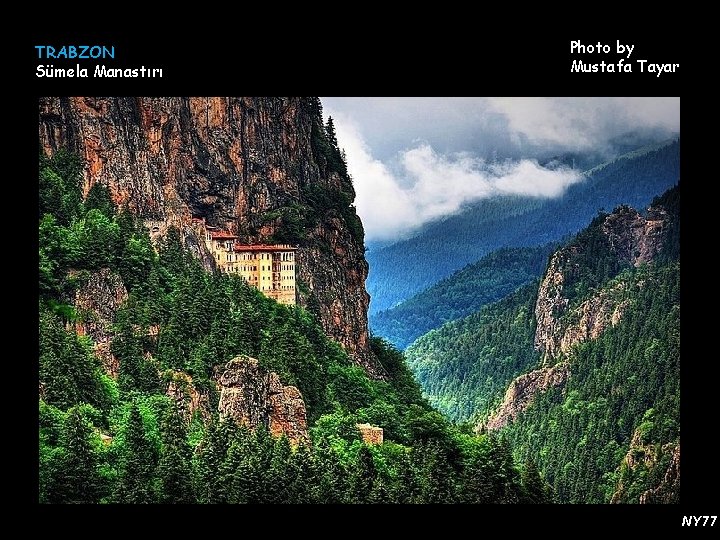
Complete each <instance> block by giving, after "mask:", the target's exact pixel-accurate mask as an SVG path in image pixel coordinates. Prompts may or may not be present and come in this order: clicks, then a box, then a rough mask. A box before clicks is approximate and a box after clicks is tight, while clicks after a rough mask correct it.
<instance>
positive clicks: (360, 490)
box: [350, 444, 378, 503]
mask: <svg viewBox="0 0 720 540" xmlns="http://www.w3.org/2000/svg"><path fill="white" fill-rule="evenodd" d="M377 477H378V473H377V470H376V469H375V462H374V461H373V456H372V452H370V449H369V448H368V447H367V445H365V444H363V445H362V446H361V447H360V450H359V451H358V457H357V462H356V465H355V470H354V471H353V472H352V474H351V476H350V500H351V502H353V503H370V502H373V501H372V497H371V494H372V492H373V488H374V487H375V483H376V481H377Z"/></svg>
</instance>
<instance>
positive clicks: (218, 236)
mask: <svg viewBox="0 0 720 540" xmlns="http://www.w3.org/2000/svg"><path fill="white" fill-rule="evenodd" d="M210 237H211V238H212V239H213V240H217V239H223V238H237V236H235V235H234V234H230V233H229V232H227V231H218V232H211V233H210Z"/></svg>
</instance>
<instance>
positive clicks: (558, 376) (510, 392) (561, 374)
mask: <svg viewBox="0 0 720 540" xmlns="http://www.w3.org/2000/svg"><path fill="white" fill-rule="evenodd" d="M568 374H569V370H568V365H567V364H565V363H561V364H557V365H554V366H552V367H544V368H541V369H536V370H535V371H531V372H530V373H525V374H523V375H520V376H519V377H516V378H515V379H514V380H513V381H512V382H511V383H510V386H509V387H508V389H507V391H506V392H505V398H504V399H503V402H502V404H501V405H500V407H499V408H498V410H497V411H496V412H495V414H493V415H492V416H491V417H490V418H489V419H488V421H487V423H486V424H485V426H484V427H485V428H486V429H488V430H491V431H492V430H496V429H500V428H503V427H505V426H506V425H507V424H509V423H510V422H512V421H513V420H515V418H517V416H518V415H519V414H520V413H521V412H523V411H524V410H525V409H527V408H528V407H529V406H530V404H531V403H532V401H533V399H534V398H535V396H536V395H537V394H539V393H540V392H544V391H545V390H547V389H548V388H551V387H553V386H560V385H564V384H565V381H567V378H568ZM481 429H482V428H481Z"/></svg>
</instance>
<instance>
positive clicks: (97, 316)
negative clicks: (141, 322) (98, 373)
mask: <svg viewBox="0 0 720 540" xmlns="http://www.w3.org/2000/svg"><path fill="white" fill-rule="evenodd" d="M127 297H128V293H127V289H126V288H125V285H124V284H123V281H122V279H121V278H120V276H119V275H118V274H116V273H114V272H112V271H110V269H109V268H102V269H100V270H98V271H97V272H92V273H90V274H89V275H88V276H87V279H85V280H83V282H82V284H81V285H80V287H78V289H77V291H76V292H75V310H76V311H77V313H78V316H79V319H78V321H77V322H76V323H75V331H76V332H77V333H78V334H79V335H88V336H90V337H91V338H92V340H93V342H94V349H95V354H96V355H97V356H98V358H100V360H101V361H102V364H103V368H104V369H105V371H106V372H107V373H108V374H109V375H110V376H111V377H117V375H118V369H119V364H118V361H117V359H116V358H115V356H113V354H112V353H111V352H110V343H111V340H112V337H113V335H114V333H113V332H112V330H111V328H110V327H111V325H112V323H113V320H114V319H115V313H117V310H118V308H119V307H120V306H121V305H122V304H123V303H124V302H125V300H127Z"/></svg>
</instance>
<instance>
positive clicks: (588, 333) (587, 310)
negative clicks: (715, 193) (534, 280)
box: [535, 206, 667, 364]
mask: <svg viewBox="0 0 720 540" xmlns="http://www.w3.org/2000/svg"><path fill="white" fill-rule="evenodd" d="M666 215H667V214H666V212H665V211H664V210H663V209H662V208H652V207H651V208H650V209H649V211H648V215H647V217H643V216H642V215H640V214H639V213H638V212H637V211H636V210H634V209H632V208H629V207H627V206H621V207H619V208H618V209H616V210H615V211H614V212H613V213H611V214H609V215H607V216H605V217H604V219H603V220H602V222H601V223H600V224H598V225H596V227H597V228H596V230H597V231H599V232H598V234H597V236H596V237H595V238H593V239H592V240H591V241H588V240H587V239H583V240H582V241H580V242H577V241H576V242H574V243H572V244H570V245H568V246H566V247H564V248H562V249H560V250H558V251H557V252H555V254H553V256H552V257H551V259H550V263H549V265H548V269H547V271H546V272H545V275H544V276H543V279H542V281H541V282H540V287H539V289H538V297H537V302H536V304H535V318H536V321H537V326H536V331H535V348H536V349H537V350H540V351H541V352H542V353H543V363H544V364H550V363H552V362H553V361H554V360H556V359H557V358H559V357H560V356H562V355H564V354H567V352H568V351H569V350H570V348H571V347H572V346H573V345H575V344H576V343H579V342H581V341H585V340H587V339H595V338H596V337H598V336H599V335H600V333H602V332H603V330H605V328H607V327H608V326H609V325H613V326H614V325H615V324H617V323H618V322H619V321H620V319H621V317H622V312H623V308H624V307H625V305H624V303H623V302H622V301H621V300H618V298H619V297H621V296H622V295H621V294H619V293H621V291H619V290H601V291H599V292H596V293H595V294H594V295H592V296H591V297H590V298H589V299H587V300H585V301H584V302H582V304H580V305H579V306H577V305H576V306H575V307H571V302H572V296H573V291H572V290H571V289H572V287H569V286H568V282H569V281H573V280H575V279H576V275H577V274H579V273H580V272H582V271H586V272H588V270H587V269H585V268H583V266H584V264H583V262H584V261H583V257H584V256H585V254H586V253H585V252H591V251H592V250H593V249H604V250H606V251H607V257H608V260H610V261H611V262H610V263H608V264H612V265H614V266H615V267H616V268H618V269H619V268H622V267H623V266H629V265H633V266H639V265H640V264H643V263H648V262H650V261H652V260H653V258H654V257H655V255H656V254H657V253H658V252H659V251H660V249H661V248H662V244H663V231H664V225H665V218H666ZM591 228H592V226H591ZM598 246H599V247H598ZM589 271H594V269H590V270H589ZM568 310H570V311H571V312H572V313H569V311H568Z"/></svg>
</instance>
